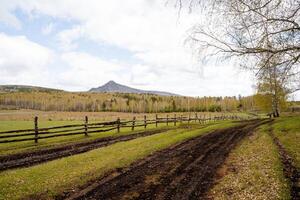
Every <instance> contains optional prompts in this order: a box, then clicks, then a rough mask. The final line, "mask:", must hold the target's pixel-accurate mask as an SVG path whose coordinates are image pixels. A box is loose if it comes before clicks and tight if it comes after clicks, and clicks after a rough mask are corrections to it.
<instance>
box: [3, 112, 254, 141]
mask: <svg viewBox="0 0 300 200" xmlns="http://www.w3.org/2000/svg"><path fill="white" fill-rule="evenodd" d="M249 118H250V117H249V116H248V117H247V118H245V117H244V118H242V117H240V116H237V115H221V116H211V115H209V116H205V115H204V116H198V115H197V113H195V114H194V116H193V117H191V115H189V116H182V115H181V116H176V114H175V115H174V116H172V117H171V116H169V115H166V117H159V116H158V115H156V116H155V119H148V118H147V116H146V115H145V116H144V117H143V119H139V120H137V119H136V117H133V119H132V120H124V121H121V119H120V118H117V120H115V121H108V122H98V123H89V120H88V117H87V116H86V117H85V120H84V123H82V124H71V125H63V126H53V127H46V128H39V126H38V117H35V118H34V128H33V129H23V130H10V131H1V132H0V143H12V142H22V141H30V140H32V141H34V142H35V143H38V141H39V140H40V139H47V138H54V137H63V136H71V135H84V136H89V134H90V133H101V132H107V131H112V130H116V131H117V133H119V132H120V131H121V128H125V127H127V128H131V130H132V131H134V129H135V128H136V127H144V128H145V129H146V128H147V125H150V124H155V126H156V127H157V126H158V124H162V123H163V124H166V125H167V126H168V125H171V124H173V125H174V126H176V125H177V123H183V122H187V123H188V124H190V123H205V122H208V121H220V120H245V119H249Z"/></svg>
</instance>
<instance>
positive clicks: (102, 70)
mask: <svg viewBox="0 0 300 200" xmlns="http://www.w3.org/2000/svg"><path fill="white" fill-rule="evenodd" d="M61 59H62V61H63V62H64V63H65V64H67V66H68V67H67V68H66V69H65V70H64V71H63V72H61V73H60V74H59V76H58V79H59V80H60V81H61V83H62V84H65V86H67V87H68V88H69V89H71V90H87V89H89V88H90V87H94V86H99V85H100V84H104V83H105V82H107V81H109V80H112V79H115V80H117V78H118V77H119V74H121V73H122V68H121V67H120V65H119V64H118V63H114V62H112V61H106V60H103V59H101V58H98V57H95V56H91V55H89V54H87V53H83V52H68V53H64V54H62V56H61Z"/></svg>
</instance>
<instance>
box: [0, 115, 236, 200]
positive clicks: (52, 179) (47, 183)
mask: <svg viewBox="0 0 300 200" xmlns="http://www.w3.org/2000/svg"><path fill="white" fill-rule="evenodd" d="M235 125H237V123H233V122H230V121H223V122H219V123H216V124H211V125H209V126H206V127H203V128H200V129H199V128H198V129H197V128H196V127H195V126H194V127H193V128H192V129H185V128H177V129H174V130H169V131H167V132H165V133H160V134H156V135H152V136H147V137H142V138H137V139H134V140H131V141H127V142H120V143H116V144H113V145H110V146H108V147H104V148H99V149H96V150H93V151H89V152H87V153H84V154H78V155H74V156H70V157H66V158H62V159H59V160H54V161H50V162H47V163H44V164H40V165H37V166H33V167H29V168H22V169H16V170H9V171H4V172H1V173H0V199H19V198H21V197H22V198H24V197H29V198H30V199H34V198H36V199H51V198H54V196H55V195H57V194H60V193H62V192H63V191H68V190H72V188H77V187H79V186H82V185H84V184H85V183H87V182H88V181H90V180H93V179H96V178H100V177H102V176H103V175H104V174H105V173H107V172H109V171H111V170H113V169H115V168H119V167H126V166H128V165H129V164H131V163H132V162H134V161H135V160H137V159H141V158H144V157H145V156H148V155H150V154H152V153H154V152H155V151H158V150H161V149H164V148H166V147H168V146H170V145H173V144H175V143H178V142H181V141H184V140H187V139H189V138H192V137H196V136H199V135H202V134H204V133H207V132H209V131H212V130H215V129H220V128H226V127H231V126H235Z"/></svg>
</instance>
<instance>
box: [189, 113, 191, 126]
mask: <svg viewBox="0 0 300 200" xmlns="http://www.w3.org/2000/svg"><path fill="white" fill-rule="evenodd" d="M190 120H191V114H190V113H189V118H188V124H190Z"/></svg>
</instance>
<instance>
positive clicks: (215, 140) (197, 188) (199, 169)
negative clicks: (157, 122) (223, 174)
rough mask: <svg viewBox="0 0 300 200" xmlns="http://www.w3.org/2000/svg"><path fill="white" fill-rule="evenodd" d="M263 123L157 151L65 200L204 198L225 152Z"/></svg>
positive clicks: (205, 136) (252, 124) (224, 131)
mask: <svg viewBox="0 0 300 200" xmlns="http://www.w3.org/2000/svg"><path fill="white" fill-rule="evenodd" d="M265 122H266V121H251V122H247V123H244V124H243V125H239V126H237V127H233V128H228V129H224V130H218V131H214V132H212V133H210V134H206V135H204V136H200V137H196V138H193V139H190V140H188V141H185V142H183V143H180V144H178V145H175V146H172V147H170V148H167V149H165V150H162V151H159V152H157V153H155V154H153V155H151V156H149V157H147V158H146V159H143V160H141V161H138V162H136V163H134V164H133V165H131V166H130V167H129V168H127V169H119V170H116V171H114V172H112V173H111V174H110V175H107V176H106V177H104V178H102V179H100V180H96V181H93V182H91V183H90V184H89V185H87V186H86V187H85V188H83V189H82V190H81V191H77V192H75V193H73V194H66V196H68V198H67V199H172V200H176V199H178V200H183V199H205V198H206V192H207V191H208V189H209V188H210V187H211V186H212V184H213V182H214V178H215V176H216V174H217V173H216V172H217V170H218V168H219V167H220V166H221V165H222V164H223V162H224V161H225V159H226V157H227V155H228V153H229V152H230V151H231V150H232V149H233V148H234V147H235V146H236V144H237V143H238V142H239V141H241V140H242V139H243V138H244V137H245V136H247V135H249V134H250V133H251V132H252V131H253V130H254V129H255V128H256V127H258V126H259V125H260V124H262V123H265ZM66 196H64V197H59V199H60V198H66Z"/></svg>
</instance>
